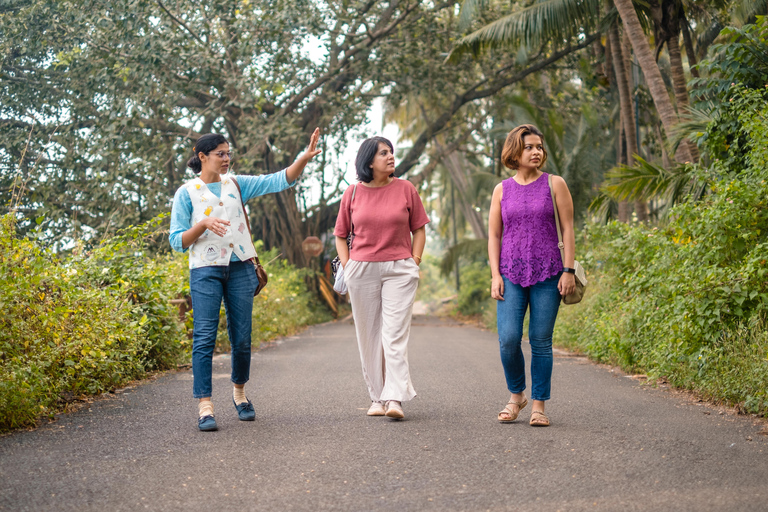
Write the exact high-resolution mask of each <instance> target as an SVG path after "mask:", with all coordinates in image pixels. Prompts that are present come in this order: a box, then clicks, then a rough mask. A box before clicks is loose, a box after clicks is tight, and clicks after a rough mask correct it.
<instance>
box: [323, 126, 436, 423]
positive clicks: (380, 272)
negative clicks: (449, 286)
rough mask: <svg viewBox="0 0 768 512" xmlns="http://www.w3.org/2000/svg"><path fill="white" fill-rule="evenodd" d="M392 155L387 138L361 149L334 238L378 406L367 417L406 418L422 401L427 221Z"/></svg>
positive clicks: (367, 377) (374, 402) (370, 389)
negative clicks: (414, 360)
mask: <svg viewBox="0 0 768 512" xmlns="http://www.w3.org/2000/svg"><path fill="white" fill-rule="evenodd" d="M393 150H394V148H393V147H392V143H391V142H390V141H389V140H387V139H385V138H384V137H372V138H370V139H366V140H365V141H364V142H363V144H362V145H361V146H360V149H359V150H358V152H357V158H356V160H355V167H356V169H357V179H358V180H359V181H360V183H357V184H355V185H351V186H350V187H349V188H348V189H347V190H346V191H345V192H344V195H343V196H342V198H341V206H340V207H339V216H338V217H337V219H336V229H334V232H333V234H334V235H336V250H337V252H338V253H339V259H340V260H341V265H342V266H343V267H344V279H345V281H346V283H347V288H348V289H349V296H350V301H351V303H352V314H353V316H354V319H355V329H356V331H357V344H358V347H359V349H360V360H361V362H362V364H363V378H364V379H365V383H366V384H367V386H368V393H369V394H370V397H371V402H372V403H371V407H370V408H369V409H368V415H369V416H384V415H386V416H388V417H390V418H394V419H402V418H403V417H404V415H403V409H402V406H401V403H402V402H404V401H406V400H410V399H412V398H413V397H414V396H416V391H415V390H414V389H413V384H411V376H410V373H409V370H408V337H409V335H410V331H411V308H412V306H413V299H414V297H415V296H416V288H417V287H418V285H419V264H420V263H421V255H422V253H423V251H424V244H425V243H426V239H427V237H426V232H425V226H426V224H427V223H428V222H429V218H428V217H427V213H426V212H425V211H424V205H422V203H421V198H420V197H419V194H418V192H417V191H416V188H415V187H414V186H413V185H412V184H411V182H409V181H406V180H401V179H399V178H396V177H395V156H394V154H393ZM350 230H351V231H353V233H354V240H353V243H352V247H351V249H349V248H348V247H347V235H348V234H349V232H350Z"/></svg>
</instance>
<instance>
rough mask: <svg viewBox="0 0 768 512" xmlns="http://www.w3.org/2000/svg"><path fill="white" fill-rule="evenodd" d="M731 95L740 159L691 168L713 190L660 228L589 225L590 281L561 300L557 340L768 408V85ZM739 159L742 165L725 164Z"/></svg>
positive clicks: (759, 409)
mask: <svg viewBox="0 0 768 512" xmlns="http://www.w3.org/2000/svg"><path fill="white" fill-rule="evenodd" d="M730 95H731V96H730V97H731V100H732V101H729V103H730V105H729V106H728V108H729V110H730V114H732V115H734V116H736V117H737V118H738V120H739V126H741V128H740V130H741V133H740V134H739V135H740V136H741V137H742V140H744V141H746V142H745V145H739V146H736V145H734V146H731V147H730V148H729V150H730V151H739V152H740V153H741V154H740V155H739V158H738V159H736V158H729V159H724V160H717V161H715V162H713V164H712V165H711V166H710V167H709V168H706V169H698V170H697V171H696V172H698V173H699V176H698V178H700V179H702V180H707V181H708V182H709V185H710V190H711V191H712V192H711V194H709V195H708V196H705V198H704V199H703V200H701V201H698V202H693V201H691V202H687V203H683V204H680V205H678V206H676V207H675V208H674V209H673V210H672V212H671V214H670V219H669V222H668V224H667V225H666V226H660V227H658V228H650V227H646V226H642V225H639V226H627V225H622V224H618V223H614V224H609V225H608V226H589V227H588V228H587V229H586V230H585V236H586V240H587V243H586V247H587V250H588V254H587V261H586V263H587V265H586V268H588V269H592V274H591V275H590V277H592V280H591V282H590V289H589V291H588V295H587V299H586V301H585V302H584V303H583V304H582V305H579V306H574V307H573V308H572V309H570V310H569V308H563V309H564V310H565V311H563V312H562V315H563V316H561V318H560V321H559V322H558V325H557V336H556V340H557V341H558V342H559V343H563V344H565V345H567V346H570V347H575V348H577V349H578V350H580V351H583V352H586V353H587V354H588V355H590V356H591V357H594V358H596V359H598V360H600V361H605V362H611V363H615V364H619V365H621V366H622V367H624V368H626V369H629V370H631V371H646V372H648V374H649V377H651V378H664V379H667V380H669V382H670V383H672V384H673V385H676V386H680V387H683V388H688V389H693V390H696V391H698V392H700V393H702V394H705V395H706V396H709V397H712V398H715V399H718V400H727V401H729V402H734V403H738V404H740V405H741V406H742V407H743V408H744V410H746V411H749V412H754V413H759V414H762V415H768V400H767V399H766V393H768V391H766V390H768V371H766V370H768V360H766V345H765V340H766V331H765V328H766V325H768V322H767V320H768V279H767V278H768V275H767V274H768V265H767V263H768V261H767V260H768V228H767V227H766V226H768V101H767V100H768V92H764V91H759V90H747V89H744V88H742V87H740V86H735V87H733V88H732V89H731V91H730ZM710 129H711V130H713V131H716V130H718V129H719V127H718V126H717V125H713V126H711V127H710ZM710 140H712V141H714V143H717V141H719V140H721V139H719V138H717V137H712V138H711V139H710ZM736 161H740V162H746V163H747V167H746V168H742V169H739V170H738V171H739V172H733V171H734V169H731V168H729V167H728V165H729V164H730V163H731V162H736ZM579 249H580V250H581V249H582V247H581V246H580V247H579Z"/></svg>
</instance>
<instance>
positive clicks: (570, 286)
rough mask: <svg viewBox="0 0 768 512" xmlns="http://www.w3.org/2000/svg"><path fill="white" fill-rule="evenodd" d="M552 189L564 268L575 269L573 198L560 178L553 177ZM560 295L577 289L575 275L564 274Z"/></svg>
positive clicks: (559, 284)
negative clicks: (560, 232) (561, 241)
mask: <svg viewBox="0 0 768 512" xmlns="http://www.w3.org/2000/svg"><path fill="white" fill-rule="evenodd" d="M552 188H553V189H554V191H555V202H556V203H557V213H558V216H559V218H560V229H561V230H562V232H563V245H564V246H565V247H563V252H564V253H565V261H563V266H564V267H569V268H573V261H574V259H575V258H576V235H575V234H574V232H573V198H572V197H571V192H570V191H569V190H568V185H567V184H566V183H565V180H564V179H563V178H561V177H560V176H552ZM557 287H558V289H559V290H560V295H568V294H570V293H573V292H574V290H575V289H576V280H575V277H574V275H573V274H569V273H565V272H564V273H563V275H562V277H561V278H560V282H559V283H558V285H557Z"/></svg>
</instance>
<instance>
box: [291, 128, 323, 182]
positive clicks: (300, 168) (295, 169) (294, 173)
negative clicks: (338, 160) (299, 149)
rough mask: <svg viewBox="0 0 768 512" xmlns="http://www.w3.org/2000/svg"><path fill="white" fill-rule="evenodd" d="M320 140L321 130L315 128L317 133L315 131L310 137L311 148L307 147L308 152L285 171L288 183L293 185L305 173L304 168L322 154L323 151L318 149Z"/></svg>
mask: <svg viewBox="0 0 768 512" xmlns="http://www.w3.org/2000/svg"><path fill="white" fill-rule="evenodd" d="M319 139H320V128H315V131H313V132H312V135H311V136H310V137H309V146H307V150H306V151H305V152H304V153H303V154H301V155H299V158H297V159H296V161H295V162H293V163H292V164H291V165H290V166H288V168H287V169H286V170H285V177H286V179H287V180H288V183H292V182H293V181H294V180H296V179H297V178H298V177H299V176H301V173H302V172H304V167H306V166H307V164H308V163H309V161H310V160H312V159H313V158H315V157H316V156H317V155H319V154H320V153H322V151H321V150H319V149H317V141H318V140H319Z"/></svg>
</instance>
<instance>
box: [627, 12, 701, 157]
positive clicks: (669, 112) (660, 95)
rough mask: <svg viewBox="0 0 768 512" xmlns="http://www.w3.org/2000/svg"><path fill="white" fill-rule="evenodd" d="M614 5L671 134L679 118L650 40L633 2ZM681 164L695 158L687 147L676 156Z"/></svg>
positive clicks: (661, 116)
mask: <svg viewBox="0 0 768 512" xmlns="http://www.w3.org/2000/svg"><path fill="white" fill-rule="evenodd" d="M614 4H615V5H616V8H617V9H618V11H619V15H620V16H621V20H622V22H623V23H624V29H625V34H626V35H627V37H629V41H630V42H631V43H632V49H633V50H634V52H635V57H636V58H637V61H638V63H639V64H640V68H641V69H642V70H643V75H645V80H646V82H647V84H648V89H649V90H650V91H651V96H652V97H653V103H654V105H655V106H656V110H657V112H658V113H659V117H660V118H661V123H662V125H663V126H664V131H665V132H666V133H668V134H669V133H671V132H672V128H673V127H674V126H675V124H677V122H678V118H677V114H676V113H675V109H674V107H673V106H672V101H671V100H670V99H669V92H668V91H667V88H666V86H665V85H664V79H663V78H662V77H661V71H659V66H658V65H657V64H656V60H655V59H654V58H653V53H652V52H651V48H650V46H649V45H648V40H647V39H646V37H645V34H644V33H643V28H642V27H641V25H640V20H639V18H638V17H637V12H636V11H635V7H634V5H633V4H632V0H614ZM675 158H676V159H677V160H678V161H679V162H686V161H688V162H691V161H693V157H692V155H691V152H690V150H689V148H688V146H687V145H685V144H681V145H680V146H679V147H678V151H677V153H676V154H675Z"/></svg>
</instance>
